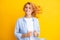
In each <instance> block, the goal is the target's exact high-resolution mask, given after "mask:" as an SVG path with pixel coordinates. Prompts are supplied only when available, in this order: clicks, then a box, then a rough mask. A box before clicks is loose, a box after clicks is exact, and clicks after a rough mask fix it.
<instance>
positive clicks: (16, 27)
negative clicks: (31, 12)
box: [14, 20, 22, 39]
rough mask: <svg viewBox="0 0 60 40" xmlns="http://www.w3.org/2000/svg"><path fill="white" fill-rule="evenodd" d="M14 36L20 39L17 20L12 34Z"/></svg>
mask: <svg viewBox="0 0 60 40" xmlns="http://www.w3.org/2000/svg"><path fill="white" fill-rule="evenodd" d="M14 34H15V36H16V37H17V38H18V39H20V38H21V36H22V34H21V33H20V26H19V20H18V21H17V23H16V26H15V32H14Z"/></svg>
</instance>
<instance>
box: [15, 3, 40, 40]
mask: <svg viewBox="0 0 60 40" xmlns="http://www.w3.org/2000/svg"><path fill="white" fill-rule="evenodd" d="M23 10H24V12H25V16H24V17H23V18H20V19H18V20H17V23H16V28H15V35H16V37H17V39H18V40H38V38H37V37H38V35H39V34H40V29H39V22H38V19H37V18H35V17H34V16H35V14H36V12H37V11H38V10H37V7H36V6H35V5H34V4H32V3H30V2H27V3H26V4H25V5H24V8H23Z"/></svg>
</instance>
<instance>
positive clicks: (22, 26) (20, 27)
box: [14, 17, 40, 40]
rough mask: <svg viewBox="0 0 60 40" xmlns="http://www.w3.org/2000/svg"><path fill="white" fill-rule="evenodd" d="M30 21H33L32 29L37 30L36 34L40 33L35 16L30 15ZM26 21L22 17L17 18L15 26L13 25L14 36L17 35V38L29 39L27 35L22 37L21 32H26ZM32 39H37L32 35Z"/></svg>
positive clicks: (19, 39) (20, 39) (21, 39)
mask: <svg viewBox="0 0 60 40" xmlns="http://www.w3.org/2000/svg"><path fill="white" fill-rule="evenodd" d="M32 21H33V27H34V31H36V32H38V34H39V35H40V25H39V21H38V19H37V18H34V17H32ZM26 26H27V23H26V21H25V19H24V17H23V18H19V19H18V20H17V22H16V27H15V32H14V34H15V36H16V37H17V39H18V40H30V38H29V37H25V38H22V37H21V36H22V34H25V33H27V32H28V30H27V27H26ZM33 38H34V40H39V39H38V38H37V37H35V36H33Z"/></svg>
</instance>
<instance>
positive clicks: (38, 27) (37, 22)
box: [36, 19, 40, 35]
mask: <svg viewBox="0 0 60 40" xmlns="http://www.w3.org/2000/svg"><path fill="white" fill-rule="evenodd" d="M39 24H40V23H39V20H38V19H37V21H36V28H37V30H36V31H37V32H38V34H39V35H40V25H39Z"/></svg>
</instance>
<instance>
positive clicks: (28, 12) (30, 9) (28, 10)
mask: <svg viewBox="0 0 60 40" xmlns="http://www.w3.org/2000/svg"><path fill="white" fill-rule="evenodd" d="M24 10H25V13H26V15H31V14H32V12H33V8H32V6H31V5H29V4H27V5H26V6H25V9H24Z"/></svg>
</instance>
